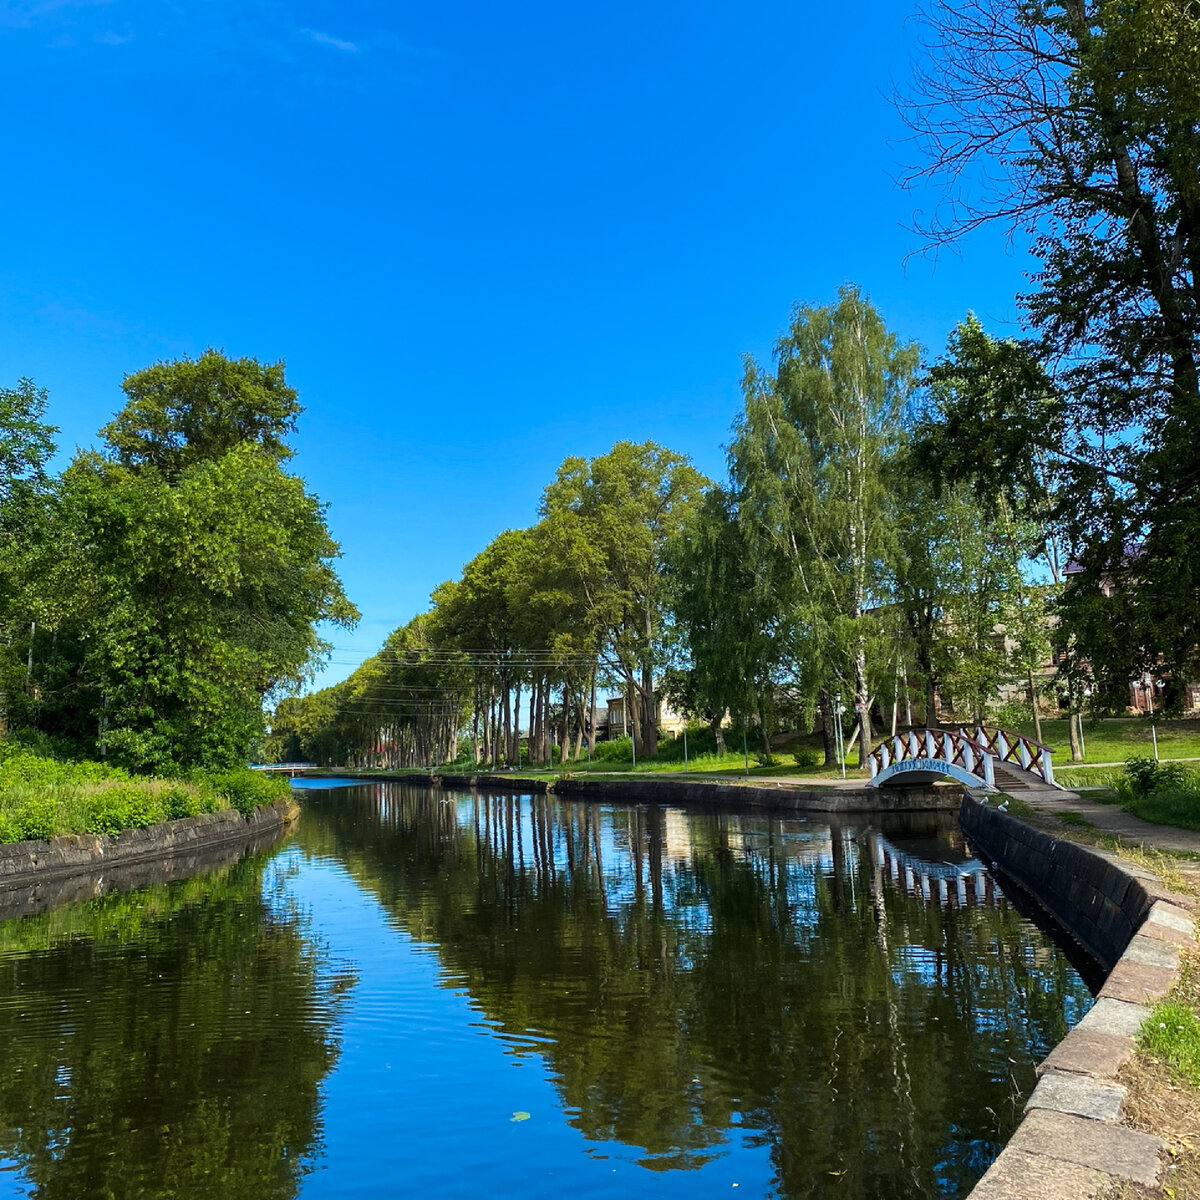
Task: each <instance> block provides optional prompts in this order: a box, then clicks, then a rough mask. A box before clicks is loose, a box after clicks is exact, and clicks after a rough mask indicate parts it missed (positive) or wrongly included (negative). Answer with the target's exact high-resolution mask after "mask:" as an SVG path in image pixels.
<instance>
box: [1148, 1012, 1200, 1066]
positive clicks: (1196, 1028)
mask: <svg viewBox="0 0 1200 1200" xmlns="http://www.w3.org/2000/svg"><path fill="white" fill-rule="evenodd" d="M1140 1040H1141V1045H1142V1047H1143V1048H1144V1049H1146V1050H1148V1051H1149V1052H1150V1053H1151V1054H1153V1055H1154V1057H1155V1058H1157V1059H1160V1060H1161V1061H1162V1062H1164V1063H1165V1064H1166V1065H1167V1068H1168V1069H1169V1070H1170V1071H1171V1073H1172V1074H1173V1075H1175V1076H1176V1077H1177V1078H1179V1079H1181V1080H1183V1081H1185V1082H1186V1083H1190V1084H1191V1085H1192V1087H1200V1018H1197V1016H1196V1012H1195V1010H1194V1009H1193V1008H1192V1007H1191V1006H1190V1005H1189V1004H1185V1003H1183V1002H1182V1001H1180V1000H1174V999H1170V1000H1165V1001H1163V1002H1162V1003H1161V1004H1158V1005H1156V1006H1155V1007H1154V1010H1153V1011H1152V1012H1151V1013H1150V1015H1149V1016H1148V1017H1147V1018H1146V1022H1145V1024H1144V1025H1143V1026H1142V1033H1141V1039H1140Z"/></svg>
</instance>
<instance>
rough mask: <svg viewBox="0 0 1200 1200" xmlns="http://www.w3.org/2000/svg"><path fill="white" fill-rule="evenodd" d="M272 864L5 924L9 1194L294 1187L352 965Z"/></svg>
mask: <svg viewBox="0 0 1200 1200" xmlns="http://www.w3.org/2000/svg"><path fill="white" fill-rule="evenodd" d="M267 870H268V867H267V860H266V858H265V857H264V856H263V855H258V856H251V857H247V858H243V859H242V860H241V861H239V862H237V863H235V864H233V865H232V866H228V867H225V868H222V869H219V870H217V871H215V872H209V873H207V874H204V875H201V876H197V877H196V878H194V879H190V880H187V881H184V882H177V883H165V884H159V885H157V886H153V887H149V888H144V889H142V890H139V891H133V892H129V893H125V894H118V895H109V896H103V897H101V898H98V899H95V900H92V901H90V902H88V903H86V904H78V905H74V906H71V907H68V908H62V909H58V910H56V911H53V912H48V913H43V914H40V915H37V916H29V917H25V918H24V919H22V920H16V921H8V922H5V923H4V924H3V925H0V1044H3V1045H4V1046H5V1048H6V1054H5V1070H4V1071H3V1073H0V1156H2V1158H3V1160H4V1162H3V1167H4V1171H5V1173H4V1174H0V1189H3V1190H4V1192H5V1194H13V1193H14V1192H15V1193H16V1194H22V1195H24V1194H35V1195H37V1196H38V1197H42V1198H44V1200H59V1198H61V1200H82V1198H85V1197H143V1196H144V1197H151V1196H153V1197H173V1198H178V1200H193V1198H194V1200H212V1198H214V1197H221V1198H222V1200H242V1198H245V1200H264V1198H268V1200H276V1198H278V1200H285V1198H290V1197H293V1196H295V1195H296V1193H297V1191H298V1189H299V1186H300V1181H301V1179H302V1177H303V1176H304V1175H305V1173H306V1171H307V1170H308V1169H309V1166H310V1164H311V1162H312V1160H313V1158H314V1155H315V1154H316V1153H317V1152H318V1150H319V1147H320V1142H321V1126H322V1119H321V1112H320V1088H321V1084H322V1080H323V1079H324V1078H325V1076H326V1075H327V1074H328V1072H329V1071H330V1069H331V1068H332V1066H333V1065H334V1063H335V1061H336V1059H337V1044H336V1041H335V1036H334V1028H335V1015H336V1012H337V1009H338V1006H339V998H338V997H339V995H340V994H341V993H342V992H344V991H345V989H346V988H347V987H349V986H350V984H351V983H352V978H351V977H350V976H348V975H347V974H346V973H345V972H341V973H338V972H334V971H332V970H331V969H330V966H329V963H328V962H327V961H326V958H325V956H324V954H323V953H322V951H321V950H320V949H319V947H318V946H317V945H316V944H315V943H314V941H313V940H312V938H311V936H310V933H309V930H308V928H307V925H306V922H305V920H304V919H302V917H301V916H300V915H299V914H298V913H297V912H296V911H294V909H292V908H291V907H290V906H289V905H288V903H287V902H286V900H285V899H283V898H282V893H281V892H280V891H279V890H278V889H279V888H280V887H284V886H285V883H284V881H283V880H282V879H279V878H275V879H274V881H273V882H272V883H271V885H270V886H265V874H264V873H265V872H266V871H267ZM8 1189H12V1191H9V1190H8Z"/></svg>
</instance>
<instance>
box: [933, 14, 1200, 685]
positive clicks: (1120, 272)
mask: <svg viewBox="0 0 1200 1200" xmlns="http://www.w3.org/2000/svg"><path fill="white" fill-rule="evenodd" d="M926 15H927V17H928V19H929V21H930V22H931V24H932V26H933V28H932V30H931V31H930V33H929V36H928V37H927V39H926V45H927V46H928V47H929V48H930V61H929V62H928V63H927V65H926V67H925V68H923V69H921V70H920V72H919V75H918V87H917V91H918V94H917V95H916V96H915V97H914V103H913V104H912V105H911V107H910V108H909V114H910V118H911V120H912V123H913V125H914V127H915V129H916V132H917V134H918V140H919V141H920V142H921V143H922V144H923V145H924V146H925V147H926V148H927V149H928V150H929V151H930V153H931V158H930V167H929V172H930V173H931V174H933V175H935V176H937V177H939V178H941V179H942V181H943V182H944V183H945V185H946V195H945V199H946V205H945V207H944V208H941V209H940V211H941V212H942V213H943V214H945V215H948V216H949V221H948V222H947V223H945V224H942V223H941V222H939V221H937V220H935V222H934V225H935V228H934V230H933V231H932V232H933V234H934V237H935V238H936V239H938V240H941V239H943V238H945V237H948V236H953V235H955V234H956V233H958V232H962V231H965V230H968V229H973V228H975V227H976V226H978V225H979V224H980V223H981V222H983V221H985V220H988V219H990V218H992V217H999V218H1000V219H1002V220H1003V221H1004V222H1005V223H1006V224H1008V223H1011V225H1012V226H1013V227H1016V226H1021V227H1024V228H1025V229H1028V230H1031V231H1036V232H1035V236H1034V238H1033V243H1032V249H1033V252H1034V254H1035V256H1036V257H1037V258H1038V259H1040V268H1039V269H1038V270H1037V271H1036V272H1035V273H1034V275H1033V290H1032V293H1031V294H1030V295H1028V296H1026V297H1024V298H1023V299H1024V302H1025V307H1026V310H1027V314H1028V317H1029V320H1030V323H1031V324H1032V326H1033V327H1034V329H1035V330H1036V331H1037V333H1038V334H1039V335H1040V338H1041V342H1040V344H1039V345H1037V346H1036V347H1028V346H1025V347H1022V346H1018V345H1016V344H1009V345H1007V346H1003V347H1000V348H999V349H998V352H997V354H996V355H994V356H993V361H992V362H991V364H990V369H989V370H988V372H987V376H988V378H987V379H986V380H985V382H987V383H988V384H989V385H992V384H995V383H1001V382H1003V383H1004V385H1005V386H1003V387H998V388H997V387H991V386H989V388H988V389H985V396H991V397H992V398H993V400H994V403H992V404H988V405H985V406H979V407H964V409H963V410H962V412H961V414H960V416H961V420H959V421H957V422H956V423H955V424H954V425H953V426H950V427H948V428H947V429H946V431H945V432H946V437H945V439H944V441H943V446H944V448H946V449H947V450H949V449H950V448H951V447H950V446H949V445H947V443H952V444H953V451H954V453H953V454H948V455H947V457H946V458H945V460H944V461H945V462H946V466H947V469H948V470H949V471H950V472H955V473H957V472H958V471H959V469H960V468H963V467H967V468H968V469H969V470H970V473H972V474H975V472H974V469H973V468H974V466H975V465H976V464H978V465H979V467H980V470H979V472H978V475H979V478H980V479H981V481H982V482H983V485H984V492H985V494H986V493H987V492H988V491H990V492H991V494H992V495H999V494H1002V493H1003V492H1005V491H1010V490H1011V487H1010V485H1011V484H1015V486H1016V490H1018V491H1024V492H1026V493H1032V492H1034V491H1036V490H1037V489H1038V488H1039V487H1040V486H1041V484H1042V483H1043V482H1046V481H1047V480H1049V482H1050V483H1051V486H1050V487H1049V488H1047V489H1045V493H1044V494H1045V495H1046V496H1048V497H1049V498H1050V500H1051V507H1052V512H1053V514H1054V515H1055V517H1056V518H1057V519H1058V520H1059V521H1060V522H1061V524H1062V525H1063V526H1065V528H1066V530H1067V534H1068V541H1069V544H1070V545H1071V546H1072V547H1074V548H1075V550H1076V551H1077V552H1078V553H1077V557H1076V562H1077V565H1078V566H1079V568H1080V569H1079V571H1078V573H1075V574H1073V576H1072V578H1071V581H1070V585H1069V586H1068V587H1067V588H1066V591H1065V594H1064V596H1063V598H1062V604H1061V607H1060V610H1059V612H1060V617H1061V624H1060V626H1059V628H1060V630H1061V636H1062V643H1061V649H1062V650H1063V651H1064V652H1065V654H1066V655H1067V658H1066V662H1065V667H1066V672H1065V674H1066V677H1067V678H1068V679H1073V680H1075V681H1077V680H1078V679H1079V677H1080V676H1081V675H1082V674H1083V673H1085V672H1088V671H1090V672H1091V673H1092V674H1093V675H1094V678H1095V680H1096V682H1097V683H1098V685H1099V690H1100V692H1101V693H1102V696H1103V698H1104V699H1105V700H1106V701H1107V702H1108V703H1110V704H1111V703H1113V702H1116V701H1119V700H1120V698H1121V696H1122V694H1123V693H1126V689H1127V686H1128V682H1129V680H1130V679H1131V678H1135V677H1137V676H1139V675H1141V674H1142V672H1143V671H1147V670H1149V671H1152V672H1155V673H1159V672H1161V674H1162V677H1163V678H1169V679H1172V680H1175V681H1178V682H1180V683H1182V682H1183V681H1185V680H1187V679H1191V678H1195V672H1196V670H1197V668H1200V604H1198V603H1197V598H1198V597H1200V556H1197V555H1196V554H1195V553H1192V552H1191V547H1194V546H1195V545H1196V544H1197V543H1198V542H1200V506H1197V504H1196V485H1195V479H1196V476H1195V470H1196V468H1195V464H1196V446H1197V444H1198V443H1200V305H1197V303H1196V290H1195V289H1196V277H1197V271H1198V269H1200V259H1198V256H1197V249H1196V248H1197V246H1200V89H1198V88H1197V85H1196V73H1195V71H1194V70H1192V69H1190V68H1189V67H1188V66H1186V65H1185V64H1189V63H1194V62H1195V61H1196V60H1197V57H1198V56H1200V15H1198V14H1197V10H1196V7H1195V5H1194V4H1192V3H1190V2H1189V0H1147V2H1145V3H1115V2H1109V0H1101V2H1097V3H1073V4H1061V3H1057V2H1054V0H1031V2H1029V3H1021V4H1008V5H1003V6H1000V7H993V6H986V5H961V4H955V3H951V2H949V0H935V2H934V3H931V4H930V5H928V6H927V8H926ZM972 180H974V181H983V182H982V187H983V189H984V190H983V193H982V195H980V196H977V197H976V196H972V195H971V190H972V189H971V186H970V183H969V182H968V181H972ZM1042 364H1047V365H1045V366H1043V365H1042ZM1010 385H1011V386H1010ZM1031 476H1037V477H1038V478H1037V479H1034V478H1031ZM1175 699H1176V700H1178V699H1181V696H1180V695H1179V694H1178V693H1177V695H1176V697H1175Z"/></svg>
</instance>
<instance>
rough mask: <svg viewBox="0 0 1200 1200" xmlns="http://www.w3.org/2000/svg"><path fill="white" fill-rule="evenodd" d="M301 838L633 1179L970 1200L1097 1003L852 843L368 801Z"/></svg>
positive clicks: (427, 798)
mask: <svg viewBox="0 0 1200 1200" xmlns="http://www.w3.org/2000/svg"><path fill="white" fill-rule="evenodd" d="M884 832H885V833H886V832H887V831H886V830H885V831H884ZM914 833H915V834H920V835H921V837H922V838H923V839H924V840H923V841H921V842H920V843H917V842H912V843H911V844H913V845H915V846H917V847H918V849H919V850H920V852H921V853H922V854H925V855H930V854H932V853H935V852H936V848H937V847H943V848H944V850H945V854H944V857H945V858H946V859H948V860H950V861H951V862H954V861H957V860H959V859H961V858H963V857H964V854H963V848H962V845H961V841H960V840H956V839H957V835H956V833H955V831H954V830H953V829H952V827H950V826H948V825H946V824H945V823H944V822H942V823H940V824H939V823H938V822H933V823H929V822H926V823H925V825H924V827H923V828H918V829H915V830H914V829H909V830H908V831H907V834H906V836H910V838H911V835H913V834H914ZM300 836H301V838H302V840H303V843H304V845H305V847H306V848H307V849H308V850H309V851H310V852H313V853H320V854H325V855H329V856H331V857H334V858H336V859H338V860H340V861H341V862H342V863H343V864H344V865H345V866H346V868H347V869H348V870H349V871H350V873H351V874H352V875H353V877H354V879H355V880H356V881H357V882H358V883H359V885H360V886H362V887H364V888H366V889H367V890H369V891H370V892H372V893H374V894H375V895H376V896H377V897H378V899H379V900H380V901H381V903H382V904H383V905H384V907H385V908H386V910H387V911H388V912H389V914H390V915H391V916H392V918H393V919H394V920H395V921H396V922H398V924H399V925H401V926H402V927H403V928H404V929H405V930H407V931H408V932H409V933H410V934H411V935H412V936H413V937H414V938H416V939H418V940H420V941H423V942H427V943H434V944H436V945H437V947H438V954H439V957H440V959H441V961H442V964H443V968H444V971H445V976H446V979H447V984H448V986H453V987H455V988H464V987H465V988H466V989H467V990H468V991H469V993H470V995H471V997H472V998H473V1000H474V1002H475V1003H476V1004H477V1005H478V1007H479V1009H480V1010H481V1011H482V1012H483V1013H484V1014H485V1016H486V1018H487V1020H488V1021H489V1022H490V1024H491V1025H492V1027H493V1028H494V1029H495V1030H496V1031H497V1033H499V1034H500V1035H501V1036H502V1037H504V1038H505V1040H506V1041H507V1042H508V1043H509V1045H510V1048H511V1052H512V1053H513V1054H516V1055H531V1054H535V1053H536V1054H538V1055H541V1056H543V1057H544V1058H545V1060H546V1061H547V1063H548V1064H549V1066H550V1068H551V1070H552V1072H553V1075H554V1078H555V1080H556V1084H557V1087H558V1089H559V1091H560V1094H561V1096H562V1099H563V1102H564V1104H565V1105H566V1107H567V1115H568V1119H569V1120H570V1121H571V1123H572V1124H573V1125H575V1127H576V1128H578V1129H579V1130H580V1131H581V1132H582V1133H583V1134H584V1135H586V1137H587V1138H589V1139H594V1140H598V1141H614V1140H615V1141H619V1142H623V1143H625V1144H627V1145H629V1146H632V1147H637V1148H638V1149H639V1154H640V1159H639V1161H640V1162H641V1163H642V1165H643V1166H645V1167H647V1168H650V1169H655V1170H679V1169H688V1168H691V1169H695V1168H699V1167H701V1166H703V1164H704V1163H705V1162H707V1161H709V1160H710V1159H711V1158H712V1156H714V1155H717V1154H720V1153H721V1152H722V1147H724V1146H725V1145H727V1144H728V1143H729V1141H730V1140H731V1139H735V1138H736V1139H741V1140H744V1142H745V1143H747V1144H750V1145H759V1146H763V1147H766V1148H767V1150H768V1152H769V1155H770V1159H771V1162H772V1164H773V1169H774V1172H775V1187H776V1190H777V1191H778V1192H779V1193H780V1194H782V1195H785V1196H791V1197H810V1196H812V1197H816V1196H831V1195H836V1196H838V1197H863V1198H864V1200H866V1198H871V1200H887V1198H891V1197H895V1198H897V1200H899V1198H900V1197H905V1198H910V1197H914V1196H931V1195H960V1194H965V1192H966V1191H967V1190H969V1188H970V1186H971V1184H972V1183H973V1182H974V1181H975V1180H976V1179H978V1177H979V1175H980V1174H982V1172H983V1170H984V1169H985V1168H986V1166H987V1164H988V1162H989V1161H990V1160H991V1158H992V1157H993V1156H994V1154H995V1153H996V1151H997V1150H998V1148H999V1145H1000V1144H1001V1143H1002V1142H1003V1140H1004V1139H1005V1138H1006V1137H1007V1136H1008V1134H1009V1133H1010V1132H1011V1130H1012V1128H1013V1127H1014V1126H1015V1124H1016V1121H1017V1119H1018V1117H1019V1111H1020V1106H1021V1101H1022V1098H1023V1097H1024V1095H1026V1094H1027V1093H1028V1091H1029V1090H1030V1088H1031V1087H1032V1083H1033V1067H1034V1064H1036V1062H1037V1061H1039V1060H1040V1058H1041V1057H1043V1056H1044V1054H1045V1053H1046V1052H1047V1051H1048V1049H1049V1048H1050V1046H1052V1045H1053V1044H1054V1043H1055V1042H1056V1041H1057V1040H1058V1039H1059V1038H1060V1037H1061V1036H1062V1035H1063V1033H1065V1031H1066V1029H1067V1026H1068V1022H1071V1023H1073V1022H1074V1021H1075V1020H1076V1019H1078V1017H1079V1016H1080V1015H1082V1012H1083V1011H1084V1009H1085V1008H1086V1006H1087V1004H1088V1003H1089V996H1088V992H1087V989H1086V987H1085V986H1084V985H1083V983H1082V982H1081V980H1080V979H1079V977H1078V975H1076V974H1075V972H1074V971H1073V970H1072V968H1071V967H1070V965H1069V963H1068V962H1067V959H1066V958H1065V956H1064V955H1063V954H1062V952H1061V951H1059V950H1058V949H1056V948H1055V947H1054V946H1053V945H1052V944H1051V943H1049V942H1048V940H1047V939H1046V938H1045V937H1044V936H1043V935H1042V934H1040V933H1039V932H1038V931H1037V930H1036V929H1034V928H1033V927H1032V926H1031V925H1030V924H1029V923H1028V922H1027V921H1025V920H1024V919H1023V918H1021V917H1020V915H1019V914H1018V913H1017V912H1015V911H1014V910H1013V909H1012V908H1011V907H1010V906H1009V905H1008V904H1007V903H1006V902H1005V901H1004V899H1003V897H1002V896H1001V895H1000V894H999V893H998V892H996V891H995V890H994V888H993V887H992V885H991V884H990V882H989V884H988V887H987V888H986V889H984V890H983V891H982V892H979V891H978V889H976V888H975V887H974V886H972V887H971V888H967V887H965V886H961V887H953V886H952V887H947V888H942V889H939V888H938V887H936V886H935V887H933V888H932V889H930V888H928V887H926V888H925V889H924V891H929V892H930V895H929V896H928V897H927V896H926V895H924V894H923V891H922V889H921V888H920V887H915V888H913V889H912V890H906V888H905V887H904V886H903V884H904V878H903V875H902V873H900V874H899V875H898V878H897V879H896V880H893V879H892V877H891V873H890V872H889V870H888V869H886V867H885V864H886V863H889V862H892V861H894V860H893V859H892V858H889V857H888V856H886V855H884V854H882V853H881V852H880V846H881V843H880V842H879V841H878V840H877V839H878V837H879V834H878V832H877V831H872V830H870V829H868V828H867V827H866V826H865V825H861V826H860V825H850V824H840V823H834V824H832V825H829V824H826V823H824V822H822V821H813V822H804V821H784V820H780V819H779V818H770V817H765V816H750V817H742V816H732V815H715V814H685V813H682V812H679V811H677V810H671V809H662V808H658V807H628V808H606V807H602V806H596V805H587V804H582V803H570V802H562V801H558V800H555V799H554V798H552V797H546V796H535V797H511V796H500V797H495V796H473V795H470V794H459V795H454V794H449V793H445V792H431V791H429V790H427V789H421V788H408V787H401V786H399V785H379V786H373V787H366V788H356V789H349V790H339V791H338V792H336V793H329V794H327V796H326V798H325V799H317V798H316V797H315V796H314V797H313V798H312V800H311V801H310V811H309V814H308V816H307V817H306V820H305V822H304V824H303V826H302V829H301V835H300ZM931 839H932V840H931ZM931 847H933V848H934V849H932V850H931ZM950 874H951V875H953V871H951V872H950ZM939 891H943V892H944V893H945V896H944V899H941V900H940V901H939Z"/></svg>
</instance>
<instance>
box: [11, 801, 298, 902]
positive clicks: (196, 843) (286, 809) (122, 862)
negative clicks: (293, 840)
mask: <svg viewBox="0 0 1200 1200" xmlns="http://www.w3.org/2000/svg"><path fill="white" fill-rule="evenodd" d="M299 812H300V809H299V807H298V806H297V804H296V802H295V800H291V799H288V800H278V801H276V802H275V803H274V804H268V805H264V806H263V807H262V808H260V809H258V811H257V812H255V814H254V815H253V816H252V817H250V818H249V819H247V818H245V817H243V816H242V814H241V813H239V812H237V811H235V810H234V809H226V810H225V811H224V812H219V813H202V814H201V815H200V816H198V817H181V818H180V819H179V820H177V821H164V822H163V823H162V824H161V825H150V826H148V827H147V828H145V829H126V830H124V831H123V832H121V833H118V834H116V835H115V836H112V837H110V836H106V835H101V834H91V833H80V834H69V835H66V836H63V837H56V838H52V839H51V840H50V841H48V842H42V841H35V842H11V843H7V844H5V845H0V888H2V887H7V886H9V885H13V884H21V883H27V882H32V881H35V880H46V879H55V878H61V877H63V876H68V875H78V874H83V873H87V872H92V873H95V872H101V871H107V870H109V869H111V868H113V867H116V866H122V867H124V866H128V865H130V864H133V863H141V862H150V861H153V860H161V859H164V858H170V857H172V856H173V855H176V854H181V853H186V852H192V851H196V850H200V849H203V848H207V847H211V846H220V845H224V844H226V843H230V842H248V841H251V840H253V839H256V838H259V837H261V836H262V835H263V834H265V833H267V832H268V831H270V830H277V829H280V828H282V827H283V826H284V825H286V824H288V823H290V822H291V821H294V820H295V819H296V817H297V816H298V815H299Z"/></svg>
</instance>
